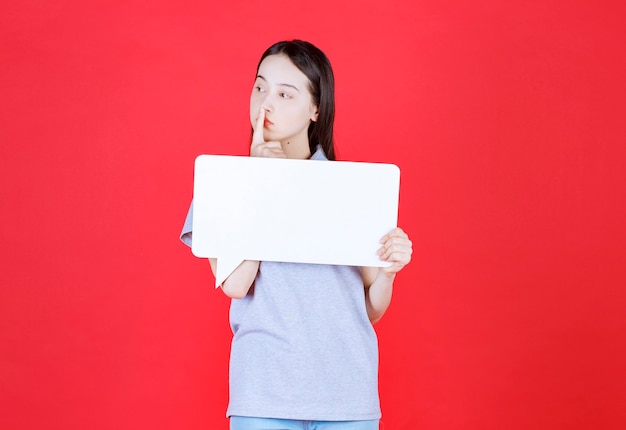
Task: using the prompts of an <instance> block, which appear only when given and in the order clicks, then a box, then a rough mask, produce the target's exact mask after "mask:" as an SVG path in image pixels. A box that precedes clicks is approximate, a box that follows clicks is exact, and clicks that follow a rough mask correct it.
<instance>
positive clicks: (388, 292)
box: [361, 228, 413, 324]
mask: <svg viewBox="0 0 626 430" xmlns="http://www.w3.org/2000/svg"><path fill="white" fill-rule="evenodd" d="M381 244H382V246H381V247H380V249H379V250H378V255H379V256H380V259H381V260H383V261H389V262H391V263H392V265H391V266H389V267H381V268H378V267H361V276H362V277H363V285H364V287H365V307H366V309H367V316H368V317H369V319H370V321H371V322H372V324H375V323H376V322H378V321H380V319H381V318H382V317H383V315H384V314H385V312H386V311H387V308H388V307H389V304H390V303H391V296H392V292H393V281H394V280H395V278H396V274H397V273H398V272H399V271H400V270H402V268H403V267H404V266H406V265H407V264H408V263H409V262H410V261H411V254H412V253H413V244H412V242H411V240H409V237H408V236H407V234H406V233H405V232H404V231H402V229H400V228H395V229H393V230H391V231H390V232H389V233H387V234H386V235H384V236H383V237H382V239H381Z"/></svg>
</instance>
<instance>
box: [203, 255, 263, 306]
mask: <svg viewBox="0 0 626 430" xmlns="http://www.w3.org/2000/svg"><path fill="white" fill-rule="evenodd" d="M209 263H210V264H211V270H212V271H213V274H215V273H216V269H217V260H216V259H215V258H209ZM258 271H259V262H258V261H256V260H245V261H243V262H242V263H241V264H240V265H239V266H237V268H236V269H235V270H234V271H233V273H231V274H230V275H229V276H228V278H226V280H225V281H224V282H222V285H221V287H222V291H223V292H224V294H226V295H227V296H228V297H230V298H233V299H241V298H243V297H245V296H246V294H248V291H249V290H250V287H251V286H252V283H253V282H254V279H255V278H256V274H257V272H258Z"/></svg>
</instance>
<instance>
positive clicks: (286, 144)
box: [280, 138, 311, 160]
mask: <svg viewBox="0 0 626 430" xmlns="http://www.w3.org/2000/svg"><path fill="white" fill-rule="evenodd" d="M280 144H281V146H282V147H283V151H285V154H286V155H287V158H293V159H301V160H306V159H309V158H311V150H310V149H309V139H308V138H306V139H301V140H294V139H290V140H286V141H283V142H280Z"/></svg>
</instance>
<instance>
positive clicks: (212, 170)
mask: <svg viewBox="0 0 626 430" xmlns="http://www.w3.org/2000/svg"><path fill="white" fill-rule="evenodd" d="M399 187H400V170H399V169H398V167H397V166H395V165H393V164H382V163H360V162H344V161H317V160H290V159H275V158H255V157H243V156H226V155H200V156H198V157H197V158H196V162H195V171H194V207H193V241H192V252H193V254H194V255H195V256H197V257H202V258H217V273H216V286H219V285H220V284H221V283H222V282H223V281H224V280H225V279H226V278H227V277H228V276H229V275H230V274H231V273H232V271H233V270H235V269H236V268H237V266H238V265H239V264H240V263H241V262H242V261H243V260H261V261H283V262H291V263H313V264H337V265H347V266H375V267H384V266H388V265H389V264H388V263H385V262H383V261H380V259H379V257H378V255H377V250H378V249H379V248H380V242H379V241H380V238H381V237H382V236H383V235H384V234H385V233H387V232H389V230H391V229H393V228H394V227H396V226H397V221H398V197H399Z"/></svg>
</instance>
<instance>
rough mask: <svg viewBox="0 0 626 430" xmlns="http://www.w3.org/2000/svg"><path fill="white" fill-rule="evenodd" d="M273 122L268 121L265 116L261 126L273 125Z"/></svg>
mask: <svg viewBox="0 0 626 430" xmlns="http://www.w3.org/2000/svg"><path fill="white" fill-rule="evenodd" d="M273 124H274V123H273V122H272V121H270V120H269V119H267V118H265V121H263V126H264V127H267V126H270V125H273Z"/></svg>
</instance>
